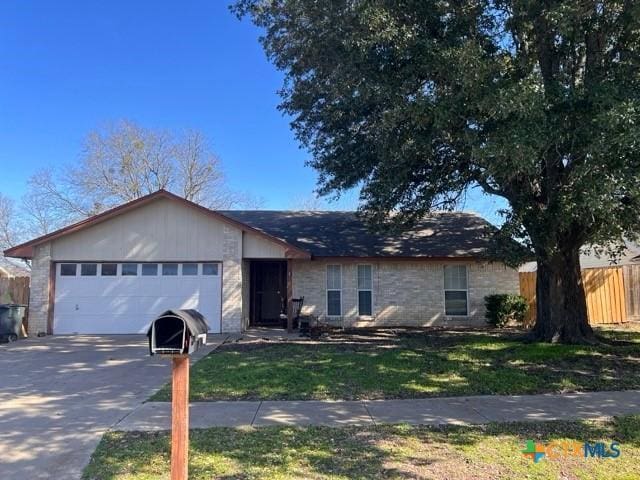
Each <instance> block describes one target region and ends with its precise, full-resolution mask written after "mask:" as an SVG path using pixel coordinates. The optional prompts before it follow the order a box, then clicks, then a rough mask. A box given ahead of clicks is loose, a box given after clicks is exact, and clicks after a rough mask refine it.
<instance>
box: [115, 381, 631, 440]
mask: <svg viewBox="0 0 640 480" xmlns="http://www.w3.org/2000/svg"><path fill="white" fill-rule="evenodd" d="M632 413H640V391H637V390H629V391H623V392H588V393H572V394H562V395H554V394H545V395H514V396H505V395H487V396H475V397H450V398H425V399H416V400H371V401H368V400H367V401H262V402H260V401H255V402H252V401H225V402H194V403H192V404H191V406H190V426H191V428H208V427H240V426H255V427H259V426H267V425H328V426H348V425H375V424H379V423H408V424H411V425H443V424H453V425H469V424H483V423H489V422H514V421H548V420H576V419H598V418H606V417H613V416H616V415H624V414H632ZM170 415H171V404H170V403H166V402H148V403H145V404H143V405H141V406H140V407H138V408H137V409H136V410H134V411H133V412H132V413H131V414H130V415H128V416H127V417H125V418H123V419H122V420H121V421H120V422H119V423H117V424H116V425H114V426H113V430H125V431H137V430H139V431H154V430H169V429H170V427H171V421H170Z"/></svg>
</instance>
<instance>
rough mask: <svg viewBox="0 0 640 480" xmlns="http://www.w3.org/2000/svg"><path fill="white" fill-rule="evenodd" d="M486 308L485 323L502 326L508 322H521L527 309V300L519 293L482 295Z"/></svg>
mask: <svg viewBox="0 0 640 480" xmlns="http://www.w3.org/2000/svg"><path fill="white" fill-rule="evenodd" d="M484 305H485V307H486V309H487V312H486V314H485V318H486V319H487V323H489V324H491V325H493V326H495V327H504V326H505V325H507V324H508V323H509V322H516V323H522V322H523V320H524V316H525V314H526V313H527V310H528V309H529V304H528V303H527V300H526V299H525V298H524V297H523V296H521V295H511V294H506V293H503V294H495V295H487V296H486V297H484Z"/></svg>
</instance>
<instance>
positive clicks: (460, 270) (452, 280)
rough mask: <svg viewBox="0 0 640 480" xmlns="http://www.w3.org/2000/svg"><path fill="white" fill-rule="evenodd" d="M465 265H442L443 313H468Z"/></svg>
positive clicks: (459, 314)
mask: <svg viewBox="0 0 640 480" xmlns="http://www.w3.org/2000/svg"><path fill="white" fill-rule="evenodd" d="M467 302H468V300H467V267H466V265H445V267H444V313H445V314H446V315H452V316H466V315H468V311H469V310H468V305H467Z"/></svg>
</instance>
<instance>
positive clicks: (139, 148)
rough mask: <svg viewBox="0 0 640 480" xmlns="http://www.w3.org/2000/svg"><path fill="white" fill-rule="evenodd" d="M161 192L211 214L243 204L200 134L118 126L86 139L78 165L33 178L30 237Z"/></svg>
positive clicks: (26, 202) (28, 214)
mask: <svg viewBox="0 0 640 480" xmlns="http://www.w3.org/2000/svg"><path fill="white" fill-rule="evenodd" d="M159 189H166V190H170V191H172V192H175V193H177V194H178V195H181V196H183V197H184V198H186V199H188V200H191V201H194V202H197V203H200V204H202V205H204V206H206V207H209V208H219V209H222V208H232V207H233V206H235V205H240V204H243V203H245V202H244V201H243V198H244V197H243V195H242V194H240V193H237V192H232V191H230V190H229V189H228V188H227V187H226V185H225V178H224V174H223V171H222V168H221V164H220V160H219V159H218V157H217V156H216V155H215V154H214V153H213V151H212V149H211V147H210V145H209V144H208V142H207V139H206V138H205V136H204V135H203V134H202V133H200V132H198V131H186V132H185V133H183V134H180V135H176V134H173V133H171V132H169V131H166V130H153V129H148V128H144V127H141V126H140V125H137V124H136V123H133V122H131V121H121V122H119V123H116V124H114V125H111V126H109V127H107V128H105V129H100V130H96V131H93V132H91V133H89V134H88V135H87V137H86V139H85V142H84V146H83V150H82V154H81V157H80V162H79V164H78V165H71V166H63V167H58V168H50V169H45V170H42V171H40V172H37V173H36V174H35V175H33V176H32V177H31V178H30V180H29V191H28V194H27V195H26V196H25V198H24V199H23V200H24V209H25V215H26V217H28V219H29V224H30V225H31V227H32V228H31V230H33V233H35V234H42V233H48V232H49V231H51V230H52V229H55V228H57V227H59V226H60V225H62V224H65V223H69V222H70V221H74V220H78V219H81V218H85V217H87V216H90V215H94V214H96V213H99V212H100V211H103V210H106V209H108V208H111V207H113V206H115V205H118V204H120V203H123V202H127V201H130V200H133V199H135V198H139V197H141V196H144V195H147V194H149V193H152V192H154V191H156V190H159ZM247 198H249V197H247Z"/></svg>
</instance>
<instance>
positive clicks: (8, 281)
mask: <svg viewBox="0 0 640 480" xmlns="http://www.w3.org/2000/svg"><path fill="white" fill-rule="evenodd" d="M29 280H30V278H29V277H12V278H5V277H0V303H20V304H24V305H26V304H27V303H29Z"/></svg>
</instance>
